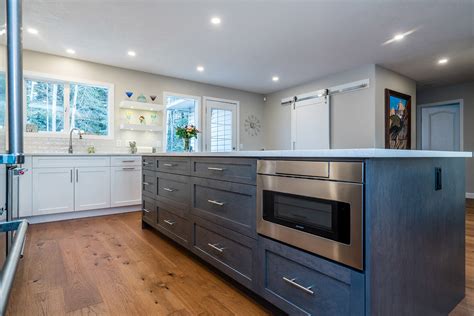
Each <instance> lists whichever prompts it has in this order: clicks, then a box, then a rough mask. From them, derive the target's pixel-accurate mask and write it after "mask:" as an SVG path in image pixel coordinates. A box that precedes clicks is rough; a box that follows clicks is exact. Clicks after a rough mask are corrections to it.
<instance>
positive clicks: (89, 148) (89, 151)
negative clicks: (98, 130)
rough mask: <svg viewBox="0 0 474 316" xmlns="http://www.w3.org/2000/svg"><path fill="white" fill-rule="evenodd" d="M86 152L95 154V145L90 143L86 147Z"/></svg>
mask: <svg viewBox="0 0 474 316" xmlns="http://www.w3.org/2000/svg"><path fill="white" fill-rule="evenodd" d="M87 153H88V154H95V147H94V145H90V146H89V147H87Z"/></svg>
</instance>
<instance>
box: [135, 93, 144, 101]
mask: <svg viewBox="0 0 474 316" xmlns="http://www.w3.org/2000/svg"><path fill="white" fill-rule="evenodd" d="M137 101H138V102H146V96H145V95H144V94H143V93H142V94H140V95H139V96H138V97H137Z"/></svg>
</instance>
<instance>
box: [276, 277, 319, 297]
mask: <svg viewBox="0 0 474 316" xmlns="http://www.w3.org/2000/svg"><path fill="white" fill-rule="evenodd" d="M295 280H296V278H292V279H289V278H287V277H283V281H285V282H286V283H289V284H291V285H293V286H294V287H296V288H298V289H300V290H302V291H304V292H306V293H308V294H310V295H314V291H312V290H311V288H312V286H308V287H305V286H303V285H301V284H299V283H297V282H296V281H295Z"/></svg>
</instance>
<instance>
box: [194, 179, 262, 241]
mask: <svg viewBox="0 0 474 316" xmlns="http://www.w3.org/2000/svg"><path fill="white" fill-rule="evenodd" d="M191 185H192V187H191V213H192V214H194V215H196V216H199V217H201V218H204V219H206V220H209V221H211V222H214V223H216V224H219V225H221V226H224V227H226V228H229V229H232V230H235V231H237V232H239V233H241V234H245V235H247V236H250V237H252V238H256V236H257V233H256V228H255V227H256V197H255V196H256V188H255V186H252V185H248V184H240V183H229V182H224V181H217V180H210V179H202V178H196V177H193V178H192V184H191Z"/></svg>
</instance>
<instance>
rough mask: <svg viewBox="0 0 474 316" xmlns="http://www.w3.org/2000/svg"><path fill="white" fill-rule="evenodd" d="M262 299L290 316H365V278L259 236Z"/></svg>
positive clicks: (347, 269)
mask: <svg viewBox="0 0 474 316" xmlns="http://www.w3.org/2000/svg"><path fill="white" fill-rule="evenodd" d="M259 255H260V256H261V258H262V259H261V265H262V266H263V267H261V268H262V269H263V271H264V276H263V278H261V280H260V282H262V284H261V285H260V287H261V288H262V289H263V291H262V294H263V296H264V297H265V298H266V299H267V300H269V301H270V302H272V303H273V304H275V305H276V306H278V307H279V308H281V309H282V310H284V311H285V312H287V313H288V314H290V315H364V275H363V273H360V272H356V271H354V270H351V269H350V268H346V267H344V266H342V265H338V264H336V263H333V262H330V261H327V260H325V259H322V258H320V257H317V256H315V255H311V254H309V253H306V252H303V251H300V250H298V249H295V248H292V247H288V246H286V245H284V244H281V243H279V242H276V241H273V240H270V239H267V238H264V237H261V238H260V239H259Z"/></svg>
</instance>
